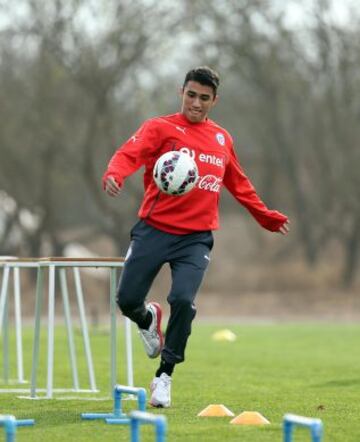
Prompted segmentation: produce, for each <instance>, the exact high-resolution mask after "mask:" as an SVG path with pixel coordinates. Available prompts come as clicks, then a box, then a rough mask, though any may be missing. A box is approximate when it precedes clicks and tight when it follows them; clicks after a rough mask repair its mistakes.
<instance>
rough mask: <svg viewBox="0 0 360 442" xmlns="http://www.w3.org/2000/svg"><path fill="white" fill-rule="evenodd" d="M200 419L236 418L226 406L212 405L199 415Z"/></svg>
mask: <svg viewBox="0 0 360 442" xmlns="http://www.w3.org/2000/svg"><path fill="white" fill-rule="evenodd" d="M198 416H200V417H221V416H235V414H234V413H233V412H232V411H230V410H229V409H228V408H226V407H225V405H222V404H210V405H208V406H207V407H206V408H204V409H203V410H202V411H200V413H199V414H198Z"/></svg>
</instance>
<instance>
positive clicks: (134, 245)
mask: <svg viewBox="0 0 360 442" xmlns="http://www.w3.org/2000/svg"><path fill="white" fill-rule="evenodd" d="M213 242H214V240H213V235H212V232H211V231H204V232H195V233H190V234H187V235H174V234H171V233H166V232H163V231H161V230H158V229H155V228H154V227H152V226H150V225H149V224H146V222H144V221H142V220H140V221H138V222H137V223H136V224H135V226H134V227H133V229H132V230H131V243H130V247H129V250H128V253H127V258H126V262H125V266H124V269H123V271H122V274H121V278H120V283H119V287H118V292H117V303H118V306H119V308H120V310H121V311H122V313H123V314H124V315H125V316H127V317H128V318H130V319H131V320H132V321H134V322H136V323H141V322H142V321H143V320H144V318H145V316H146V313H147V311H146V308H145V299H146V296H147V294H148V292H149V290H150V287H151V284H152V282H153V281H154V278H155V277H156V275H157V274H158V273H159V271H160V269H161V267H162V266H163V265H164V264H165V263H169V265H170V269H171V277H172V285H171V289H170V293H169V295H168V297H167V301H168V302H169V304H170V318H169V322H168V326H167V330H166V335H165V345H164V348H163V351H162V353H161V357H162V359H163V360H165V361H167V362H169V363H173V364H176V363H179V362H182V361H183V360H184V357H185V356H184V353H185V347H186V343H187V340H188V337H189V335H190V333H191V322H192V320H193V319H194V317H195V314H196V308H195V305H194V299H195V296H196V293H197V291H198V289H199V287H200V284H201V281H202V279H203V276H204V272H205V270H206V268H207V266H208V264H209V261H210V256H209V254H210V251H211V249H212V247H213Z"/></svg>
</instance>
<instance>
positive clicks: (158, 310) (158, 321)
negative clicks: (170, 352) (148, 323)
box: [149, 302, 164, 359]
mask: <svg viewBox="0 0 360 442" xmlns="http://www.w3.org/2000/svg"><path fill="white" fill-rule="evenodd" d="M149 304H151V305H152V306H153V307H154V308H155V310H156V331H157V334H158V335H159V337H160V346H159V351H158V352H157V353H155V354H154V355H153V356H151V359H154V358H157V357H158V356H159V354H160V353H161V350H162V349H163V347H164V336H163V334H162V331H161V320H162V309H161V305H160V304H159V303H157V302H150V303H149Z"/></svg>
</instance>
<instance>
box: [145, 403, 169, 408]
mask: <svg viewBox="0 0 360 442" xmlns="http://www.w3.org/2000/svg"><path fill="white" fill-rule="evenodd" d="M149 405H150V406H151V407H153V408H170V405H162V404H157V405H155V404H153V403H151V402H149Z"/></svg>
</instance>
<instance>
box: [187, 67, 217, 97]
mask: <svg viewBox="0 0 360 442" xmlns="http://www.w3.org/2000/svg"><path fill="white" fill-rule="evenodd" d="M189 81H197V82H198V83H200V84H202V85H204V86H210V87H211V88H212V90H213V91H214V97H215V96H216V94H217V88H218V87H219V84H220V78H219V74H218V73H217V72H215V71H214V70H213V69H211V68H209V67H208V66H200V67H198V68H194V69H191V70H190V71H189V72H188V73H187V74H186V76H185V80H184V85H183V89H184V88H185V86H186V85H187V83H188V82H189Z"/></svg>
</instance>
